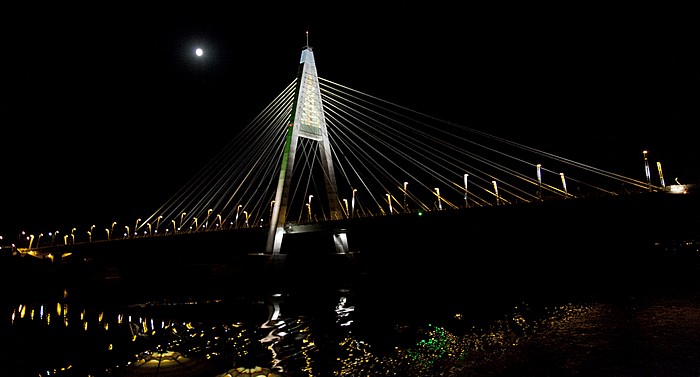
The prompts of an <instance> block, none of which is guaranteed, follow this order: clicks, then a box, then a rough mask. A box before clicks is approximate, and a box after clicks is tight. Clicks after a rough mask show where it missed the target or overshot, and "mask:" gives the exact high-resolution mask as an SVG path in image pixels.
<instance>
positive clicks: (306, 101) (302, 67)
mask: <svg viewBox="0 0 700 377" xmlns="http://www.w3.org/2000/svg"><path fill="white" fill-rule="evenodd" d="M307 44H308V43H307ZM296 85H297V86H296V97H295V98H296V99H295V103H294V106H293V109H292V114H291V116H290V122H289V127H288V128H287V136H286V139H285V145H284V152H283V155H282V166H281V169H280V175H279V180H278V181H277V193H276V195H275V205H274V207H273V210H272V218H271V219H270V220H271V221H270V231H269V233H268V238H267V247H266V252H268V253H273V254H279V252H280V248H281V246H282V238H283V237H284V232H285V230H284V225H285V222H286V220H287V209H288V205H289V191H290V186H291V180H292V174H293V172H294V159H295V155H296V149H297V143H298V140H299V138H300V137H302V138H306V139H309V140H313V141H315V142H318V143H319V152H320V158H321V163H322V167H323V175H324V180H325V185H326V192H327V194H328V202H329V203H328V204H329V210H330V218H331V219H332V220H333V219H339V218H340V214H341V208H340V201H339V200H338V188H337V186H336V180H335V172H334V170H333V160H332V158H331V149H330V144H329V141H328V131H327V129H326V119H325V117H324V116H323V103H322V102H321V92H320V89H319V85H318V74H317V73H316V62H315V61H314V53H313V51H311V47H309V46H308V45H307V46H306V48H304V50H303V51H302V52H301V61H300V62H299V73H298V76H297V83H296Z"/></svg>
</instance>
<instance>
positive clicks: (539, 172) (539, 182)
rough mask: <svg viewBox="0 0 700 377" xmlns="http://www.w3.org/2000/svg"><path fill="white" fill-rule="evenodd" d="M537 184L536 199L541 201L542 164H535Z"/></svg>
mask: <svg viewBox="0 0 700 377" xmlns="http://www.w3.org/2000/svg"><path fill="white" fill-rule="evenodd" d="M537 183H538V185H539V188H538V189H537V197H538V198H539V199H540V201H542V164H537Z"/></svg>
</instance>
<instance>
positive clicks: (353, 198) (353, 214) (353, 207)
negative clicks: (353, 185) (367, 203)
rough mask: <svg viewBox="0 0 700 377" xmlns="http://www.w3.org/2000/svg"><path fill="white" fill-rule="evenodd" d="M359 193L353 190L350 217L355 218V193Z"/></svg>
mask: <svg viewBox="0 0 700 377" xmlns="http://www.w3.org/2000/svg"><path fill="white" fill-rule="evenodd" d="M356 192H357V189H352V201H351V203H352V206H351V208H352V212H350V217H353V216H355V193H356Z"/></svg>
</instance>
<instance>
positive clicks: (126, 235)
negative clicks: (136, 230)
mask: <svg viewBox="0 0 700 377" xmlns="http://www.w3.org/2000/svg"><path fill="white" fill-rule="evenodd" d="M124 229H126V233H124V238H128V237H129V226H128V225H124Z"/></svg>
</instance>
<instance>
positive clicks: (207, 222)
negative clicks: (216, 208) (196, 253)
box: [202, 208, 213, 230]
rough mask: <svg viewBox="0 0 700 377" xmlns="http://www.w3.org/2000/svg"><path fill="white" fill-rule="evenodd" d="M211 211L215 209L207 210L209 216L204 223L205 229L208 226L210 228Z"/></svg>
mask: <svg viewBox="0 0 700 377" xmlns="http://www.w3.org/2000/svg"><path fill="white" fill-rule="evenodd" d="M211 211H213V209H211V208H209V209H208V210H207V217H206V218H205V219H204V224H202V227H203V228H204V230H207V228H209V216H210V215H211Z"/></svg>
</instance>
